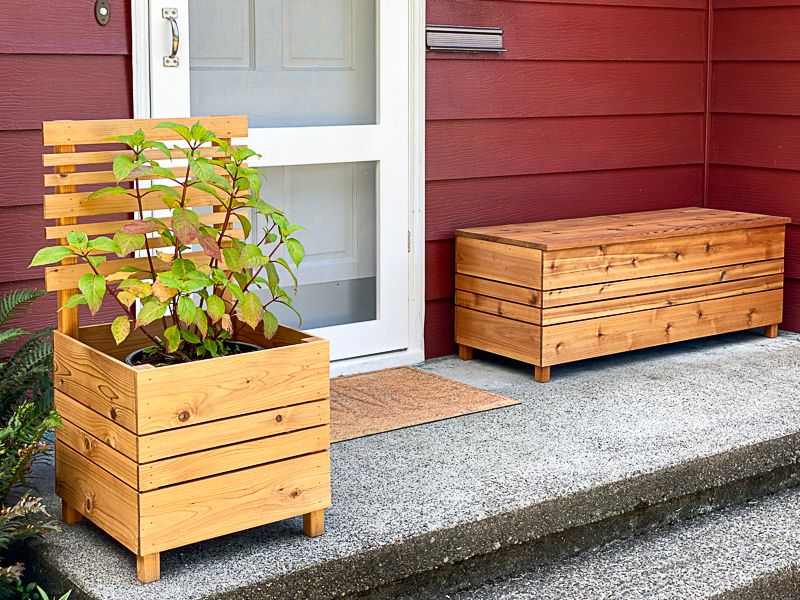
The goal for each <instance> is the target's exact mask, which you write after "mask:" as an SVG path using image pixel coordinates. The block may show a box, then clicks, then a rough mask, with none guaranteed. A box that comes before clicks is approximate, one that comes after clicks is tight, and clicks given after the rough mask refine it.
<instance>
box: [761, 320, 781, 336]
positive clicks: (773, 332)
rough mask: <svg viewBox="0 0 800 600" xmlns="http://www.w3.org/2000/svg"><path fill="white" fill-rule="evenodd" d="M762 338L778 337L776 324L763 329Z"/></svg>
mask: <svg viewBox="0 0 800 600" xmlns="http://www.w3.org/2000/svg"><path fill="white" fill-rule="evenodd" d="M764 336H765V337H768V338H774V337H778V324H777V323H776V324H775V325H767V326H766V327H764Z"/></svg>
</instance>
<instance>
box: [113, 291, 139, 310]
mask: <svg viewBox="0 0 800 600" xmlns="http://www.w3.org/2000/svg"><path fill="white" fill-rule="evenodd" d="M117 300H119V301H120V302H122V303H123V304H124V305H125V306H130V305H131V304H133V303H134V302H136V296H134V295H133V294H131V293H130V292H126V291H122V292H117Z"/></svg>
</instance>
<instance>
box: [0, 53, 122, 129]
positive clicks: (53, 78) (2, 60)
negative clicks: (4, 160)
mask: <svg viewBox="0 0 800 600" xmlns="http://www.w3.org/2000/svg"><path fill="white" fill-rule="evenodd" d="M34 73H35V76H33V74H34ZM131 76H132V75H131V61H130V57H127V56H103V55H94V56H89V55H86V56H78V55H61V56H59V55H47V56H40V55H35V54H16V55H15V54H6V55H0V130H23V129H39V128H40V127H41V126H42V121H51V120H54V119H91V118H97V117H100V116H103V117H116V118H128V117H130V116H132V114H133V94H132V93H131V91H130V90H131ZM53 90H57V92H54V91H53ZM98 107H101V109H100V110H98ZM49 145H54V144H49Z"/></svg>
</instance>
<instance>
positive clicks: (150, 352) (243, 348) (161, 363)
mask: <svg viewBox="0 0 800 600" xmlns="http://www.w3.org/2000/svg"><path fill="white" fill-rule="evenodd" d="M221 350H222V351H221V352H219V353H218V354H217V356H216V357H213V356H211V354H210V353H208V352H206V353H205V354H203V355H201V356H199V357H198V356H197V355H196V354H194V353H191V354H190V355H189V361H186V360H183V359H181V358H180V357H179V356H175V355H171V354H164V353H162V352H156V351H155V346H150V347H148V348H142V349H141V350H136V351H135V352H131V353H130V354H129V355H128V356H127V358H126V359H125V362H126V363H128V364H129V365H131V366H132V367H138V366H140V365H153V366H154V367H167V366H169V365H180V364H183V363H186V362H195V361H201V360H207V359H209V358H219V357H221V356H233V355H236V354H246V353H248V352H257V351H258V350H263V348H261V347H260V346H256V345H255V344H248V343H247V342H234V341H225V342H222V348H221Z"/></svg>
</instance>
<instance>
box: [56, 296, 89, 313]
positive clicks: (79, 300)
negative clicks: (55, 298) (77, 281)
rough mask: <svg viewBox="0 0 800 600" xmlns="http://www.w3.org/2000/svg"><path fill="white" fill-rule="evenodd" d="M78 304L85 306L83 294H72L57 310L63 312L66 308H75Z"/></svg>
mask: <svg viewBox="0 0 800 600" xmlns="http://www.w3.org/2000/svg"><path fill="white" fill-rule="evenodd" d="M79 304H86V298H84V297H83V294H73V295H72V296H70V297H69V300H67V301H66V302H65V303H64V306H62V307H61V308H60V309H59V310H64V309H66V308H75V307H76V306H78V305H79Z"/></svg>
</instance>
